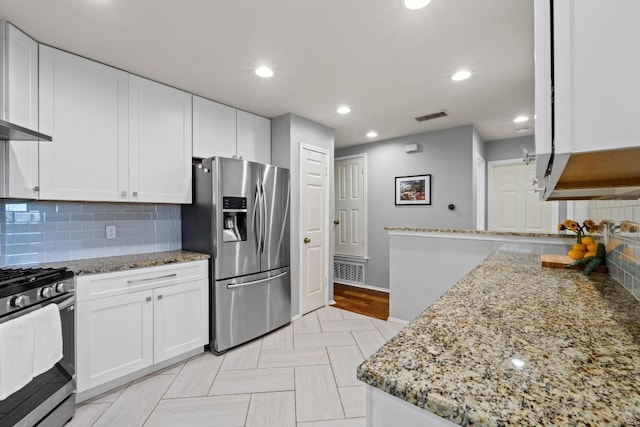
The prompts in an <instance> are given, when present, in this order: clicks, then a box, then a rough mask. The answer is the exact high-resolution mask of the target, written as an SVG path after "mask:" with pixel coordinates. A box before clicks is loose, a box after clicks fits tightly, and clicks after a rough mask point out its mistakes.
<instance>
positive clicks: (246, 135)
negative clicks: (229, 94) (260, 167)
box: [237, 110, 271, 163]
mask: <svg viewBox="0 0 640 427" xmlns="http://www.w3.org/2000/svg"><path fill="white" fill-rule="evenodd" d="M237 123H238V130H237V132H238V139H237V149H238V156H239V157H241V158H242V159H244V160H249V161H252V162H259V163H271V120H269V119H265V118H264V117H260V116H256V115H255V114H251V113H247V112H245V111H240V110H238V112H237Z"/></svg>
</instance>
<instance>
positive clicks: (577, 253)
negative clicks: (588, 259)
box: [567, 249, 584, 260]
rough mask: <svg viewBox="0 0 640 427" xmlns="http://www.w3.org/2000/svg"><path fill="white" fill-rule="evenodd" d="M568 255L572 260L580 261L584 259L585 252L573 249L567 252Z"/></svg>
mask: <svg viewBox="0 0 640 427" xmlns="http://www.w3.org/2000/svg"><path fill="white" fill-rule="evenodd" d="M567 255H569V257H570V258H571V259H575V260H578V259H582V258H584V251H578V250H575V249H571V250H570V251H569V252H567Z"/></svg>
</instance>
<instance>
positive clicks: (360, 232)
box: [334, 154, 367, 257]
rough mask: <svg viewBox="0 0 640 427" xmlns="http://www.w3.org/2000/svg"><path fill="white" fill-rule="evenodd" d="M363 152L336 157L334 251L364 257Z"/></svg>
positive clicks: (339, 253)
mask: <svg viewBox="0 0 640 427" xmlns="http://www.w3.org/2000/svg"><path fill="white" fill-rule="evenodd" d="M364 156H365V154H359V155H357V156H350V157H348V158H341V159H338V160H336V161H335V167H334V174H335V186H336V189H335V211H336V212H335V219H334V225H335V233H336V236H335V237H336V238H335V253H336V255H349V256H355V257H366V256H367V254H366V248H365V235H366V221H365V209H366V200H365V157H364Z"/></svg>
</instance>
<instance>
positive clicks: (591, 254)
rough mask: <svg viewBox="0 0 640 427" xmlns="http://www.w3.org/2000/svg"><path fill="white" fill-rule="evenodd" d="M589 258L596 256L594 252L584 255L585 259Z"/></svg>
mask: <svg viewBox="0 0 640 427" xmlns="http://www.w3.org/2000/svg"><path fill="white" fill-rule="evenodd" d="M590 256H596V251H588V252H585V253H584V257H585V258H589V257H590Z"/></svg>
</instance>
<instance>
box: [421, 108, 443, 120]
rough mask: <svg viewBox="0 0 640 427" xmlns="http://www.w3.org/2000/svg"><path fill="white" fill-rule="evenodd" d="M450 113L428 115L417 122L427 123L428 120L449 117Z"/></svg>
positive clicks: (440, 112) (441, 112) (439, 112)
mask: <svg viewBox="0 0 640 427" xmlns="http://www.w3.org/2000/svg"><path fill="white" fill-rule="evenodd" d="M448 115H449V113H447V110H442V111H438V112H437V113H433V114H427V115H426V116H420V117H416V121H417V122H426V121H427V120H433V119H438V118H440V117H447V116H448Z"/></svg>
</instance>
